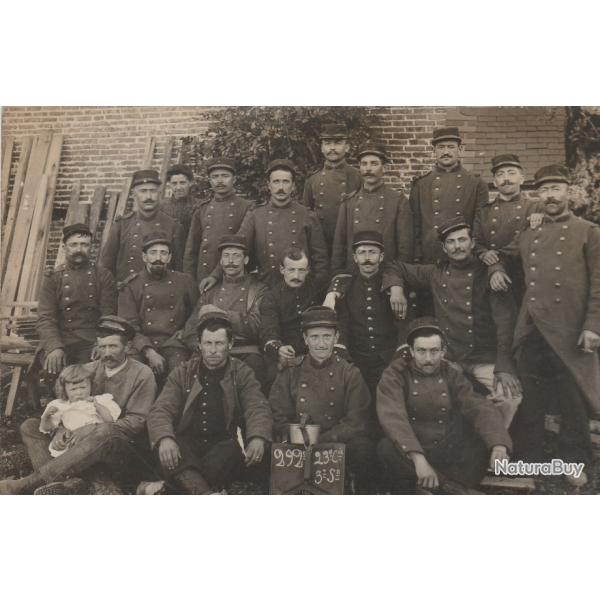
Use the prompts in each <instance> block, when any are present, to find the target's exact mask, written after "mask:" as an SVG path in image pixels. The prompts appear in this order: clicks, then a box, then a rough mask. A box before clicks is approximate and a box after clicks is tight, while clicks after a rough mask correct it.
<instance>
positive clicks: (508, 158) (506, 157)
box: [491, 154, 523, 173]
mask: <svg viewBox="0 0 600 600" xmlns="http://www.w3.org/2000/svg"><path fill="white" fill-rule="evenodd" d="M500 167H518V168H519V169H522V168H523V166H522V165H521V161H520V160H519V157H518V156H517V155H516V154H498V156H494V158H492V169H491V170H492V173H495V172H496V171H497V170H498V169H499V168H500Z"/></svg>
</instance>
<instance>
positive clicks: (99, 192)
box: [89, 185, 106, 239]
mask: <svg viewBox="0 0 600 600" xmlns="http://www.w3.org/2000/svg"><path fill="white" fill-rule="evenodd" d="M105 195H106V188H105V187H104V186H103V185H99V186H98V187H97V188H96V189H95V190H94V195H93V197H92V205H91V207H90V221H89V227H90V231H91V232H92V239H93V238H94V236H95V235H96V230H97V229H98V223H99V222H100V214H101V213H102V207H103V206H104V196H105Z"/></svg>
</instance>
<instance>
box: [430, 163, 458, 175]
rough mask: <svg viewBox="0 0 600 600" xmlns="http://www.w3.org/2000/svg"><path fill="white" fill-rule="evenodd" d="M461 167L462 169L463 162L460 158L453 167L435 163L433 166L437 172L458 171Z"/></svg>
mask: <svg viewBox="0 0 600 600" xmlns="http://www.w3.org/2000/svg"><path fill="white" fill-rule="evenodd" d="M461 169H462V164H461V162H460V160H459V161H458V162H457V163H456V164H455V165H454V166H453V167H452V168H451V169H444V168H443V167H440V166H439V165H438V164H435V165H434V167H433V170H434V171H435V172H436V173H457V172H458V171H460V170H461Z"/></svg>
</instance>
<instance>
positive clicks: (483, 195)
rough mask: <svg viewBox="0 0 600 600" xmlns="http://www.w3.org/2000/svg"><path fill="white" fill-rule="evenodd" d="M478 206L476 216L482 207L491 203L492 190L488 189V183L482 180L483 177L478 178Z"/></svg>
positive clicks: (476, 206)
mask: <svg viewBox="0 0 600 600" xmlns="http://www.w3.org/2000/svg"><path fill="white" fill-rule="evenodd" d="M475 193H476V194H477V204H476V205H475V214H477V213H478V212H479V211H480V210H481V207H482V206H485V205H486V204H487V203H488V202H489V201H490V190H489V188H488V185H487V183H486V182H485V181H484V180H483V179H481V177H478V178H477V188H476V192H475Z"/></svg>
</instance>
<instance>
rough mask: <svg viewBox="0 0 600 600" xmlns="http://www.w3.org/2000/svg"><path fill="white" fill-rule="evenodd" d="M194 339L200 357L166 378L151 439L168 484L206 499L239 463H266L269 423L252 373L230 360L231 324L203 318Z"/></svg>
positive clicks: (150, 421) (219, 316)
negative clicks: (203, 496)
mask: <svg viewBox="0 0 600 600" xmlns="http://www.w3.org/2000/svg"><path fill="white" fill-rule="evenodd" d="M197 335H198V340H199V347H200V355H199V356H193V357H192V358H191V360H189V361H188V362H185V363H183V364H181V365H180V366H178V367H177V368H176V369H175V370H174V371H172V372H171V373H170V375H169V377H168V378H167V382H166V384H165V387H164V388H163V390H162V392H161V394H160V395H159V397H158V398H157V400H156V403H155V405H154V407H153V409H152V411H151V412H150V415H149V416H148V433H149V435H150V443H151V445H152V447H153V448H154V449H155V450H156V452H157V455H158V460H159V462H160V465H161V467H162V468H163V470H164V473H165V475H166V477H167V478H168V479H170V480H172V481H174V483H175V484H176V485H177V486H178V487H179V488H181V489H182V490H183V491H184V492H187V493H188V494H210V493H212V492H215V491H218V490H220V489H222V488H223V487H225V486H226V485H227V484H228V483H229V482H230V481H231V480H232V478H233V476H234V474H235V473H236V472H237V471H238V469H239V468H240V467H243V465H244V463H245V464H246V466H248V467H250V466H253V465H259V464H260V463H261V462H262V461H263V458H264V456H265V454H266V453H267V444H268V443H269V442H270V441H271V433H272V427H273V419H272V415H271V409H270V407H269V403H268V402H267V399H266V398H265V397H264V395H263V394H262V392H261V391H260V386H259V384H258V381H257V380H256V378H255V377H254V374H253V372H252V369H250V368H249V367H248V366H247V365H246V364H244V363H243V362H242V361H240V360H238V359H237V358H234V357H232V356H230V353H229V351H230V350H231V346H232V344H233V331H232V323H231V321H230V320H229V319H228V318H227V316H226V315H224V314H223V311H218V312H217V313H211V312H207V313H205V314H204V315H203V317H202V318H201V319H200V320H199V322H198V332H197ZM238 427H239V428H240V429H241V432H242V436H243V439H244V441H245V449H244V450H243V451H242V448H241V447H240V445H239V443H238Z"/></svg>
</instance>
